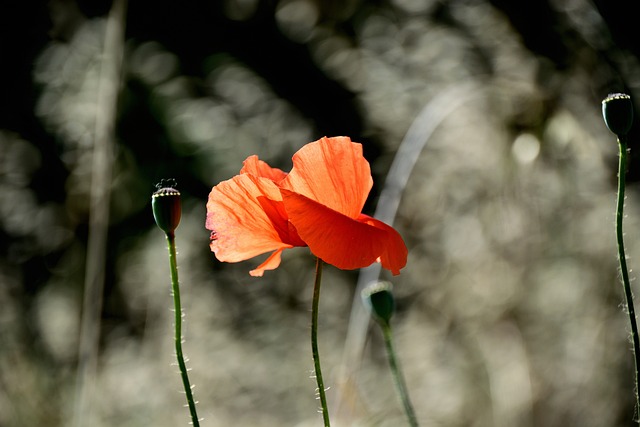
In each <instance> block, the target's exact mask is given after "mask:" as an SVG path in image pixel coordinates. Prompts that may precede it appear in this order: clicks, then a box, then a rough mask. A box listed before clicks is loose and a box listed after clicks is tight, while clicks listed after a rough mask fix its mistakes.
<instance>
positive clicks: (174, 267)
mask: <svg viewBox="0 0 640 427" xmlns="http://www.w3.org/2000/svg"><path fill="white" fill-rule="evenodd" d="M166 236H167V245H168V247H169V263H170V264H171V285H172V290H173V304H174V311H175V344H176V357H177V359H178V366H179V367H180V375H181V376H182V384H183V386H184V392H185V394H186V396H187V405H188V406H189V412H190V413H191V423H192V425H193V426H194V427H200V421H199V419H198V414H197V412H196V403H195V400H194V399H193V393H192V390H191V385H190V384H189V375H188V373H187V366H186V364H185V362H184V356H183V354H182V308H181V306H180V284H179V282H178V263H177V261H176V237H175V234H174V232H173V231H168V232H167V233H166Z"/></svg>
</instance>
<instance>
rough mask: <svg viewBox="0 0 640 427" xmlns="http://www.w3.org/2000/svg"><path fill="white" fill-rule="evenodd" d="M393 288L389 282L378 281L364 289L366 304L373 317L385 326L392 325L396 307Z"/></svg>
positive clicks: (363, 299) (363, 296)
mask: <svg viewBox="0 0 640 427" xmlns="http://www.w3.org/2000/svg"><path fill="white" fill-rule="evenodd" d="M392 289H393V287H392V285H391V283H389V282H376V283H373V284H371V285H369V286H367V287H366V288H364V289H363V290H362V295H361V296H362V301H363V302H364V305H365V306H367V307H368V308H369V310H370V311H371V315H372V316H373V318H374V319H375V320H376V321H377V322H379V323H381V324H382V325H384V326H389V325H390V322H391V316H393V313H394V312H395V309H396V304H395V299H394V298H393V293H392Z"/></svg>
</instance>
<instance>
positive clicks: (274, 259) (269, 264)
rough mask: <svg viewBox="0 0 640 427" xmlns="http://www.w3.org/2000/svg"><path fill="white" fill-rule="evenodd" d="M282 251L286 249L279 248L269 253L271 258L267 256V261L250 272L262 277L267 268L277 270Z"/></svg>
mask: <svg viewBox="0 0 640 427" xmlns="http://www.w3.org/2000/svg"><path fill="white" fill-rule="evenodd" d="M282 251H284V249H278V250H277V251H275V252H274V253H272V254H271V255H269V258H267V259H266V260H265V262H263V263H262V264H260V265H259V266H257V267H256V268H255V269H254V270H251V271H250V272H249V274H250V275H252V276H253V277H262V275H263V274H264V271H265V270H275V269H276V268H278V266H279V265H280V255H282Z"/></svg>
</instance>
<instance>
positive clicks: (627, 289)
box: [616, 136, 640, 411]
mask: <svg viewBox="0 0 640 427" xmlns="http://www.w3.org/2000/svg"><path fill="white" fill-rule="evenodd" d="M618 145H619V148H620V156H619V163H618V203H617V209H616V237H617V240H618V259H619V261H620V271H621V273H622V285H623V287H624V296H625V299H626V304H627V313H628V314H629V323H630V324H631V337H632V340H633V355H634V361H635V370H636V378H635V381H636V383H635V390H634V391H635V397H636V411H638V410H640V400H639V398H638V386H639V385H640V372H639V371H638V367H639V366H640V338H639V337H638V324H637V321H636V312H635V308H634V307H633V293H632V292H631V283H630V281H629V271H628V269H627V257H626V254H625V251H624V234H623V232H622V219H623V216H624V215H623V209H624V190H625V173H626V166H627V138H626V136H619V137H618Z"/></svg>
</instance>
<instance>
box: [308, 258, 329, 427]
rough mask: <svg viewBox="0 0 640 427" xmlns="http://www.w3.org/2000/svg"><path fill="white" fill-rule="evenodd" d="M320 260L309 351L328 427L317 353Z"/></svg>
mask: <svg viewBox="0 0 640 427" xmlns="http://www.w3.org/2000/svg"><path fill="white" fill-rule="evenodd" d="M322 264H323V262H322V260H321V259H320V258H317V259H316V280H315V284H314V285H313V306H312V309H311V351H312V352H313V364H314V367H315V371H316V372H315V373H316V381H317V383H318V395H319V396H320V404H321V405H322V418H323V419H324V425H325V427H329V426H330V425H331V423H330V422H329V410H328V409H327V396H326V394H325V390H324V382H323V381H322V370H321V369H320V355H319V353H318V303H319V302H320V283H321V282H322Z"/></svg>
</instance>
